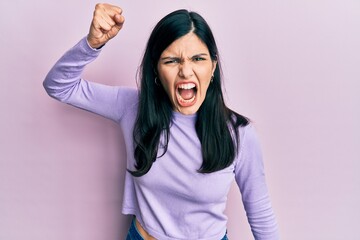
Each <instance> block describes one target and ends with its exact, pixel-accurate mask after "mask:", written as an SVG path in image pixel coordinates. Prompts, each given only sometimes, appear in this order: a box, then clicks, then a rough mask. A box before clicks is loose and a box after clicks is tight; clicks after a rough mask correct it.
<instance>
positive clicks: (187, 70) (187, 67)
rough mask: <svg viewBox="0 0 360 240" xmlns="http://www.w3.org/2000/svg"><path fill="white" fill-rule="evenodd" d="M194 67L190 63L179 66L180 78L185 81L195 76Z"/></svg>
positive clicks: (185, 62)
mask: <svg viewBox="0 0 360 240" xmlns="http://www.w3.org/2000/svg"><path fill="white" fill-rule="evenodd" d="M192 67H193V66H192V65H191V63H190V62H188V61H183V62H182V63H181V64H180V65H179V76H180V77H181V78H184V79H189V78H190V77H192V76H193V75H194V71H193V68H192Z"/></svg>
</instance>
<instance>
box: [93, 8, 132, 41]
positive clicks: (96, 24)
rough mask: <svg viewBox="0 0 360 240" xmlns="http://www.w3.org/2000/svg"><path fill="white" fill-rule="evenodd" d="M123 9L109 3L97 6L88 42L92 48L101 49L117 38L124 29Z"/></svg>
mask: <svg viewBox="0 0 360 240" xmlns="http://www.w3.org/2000/svg"><path fill="white" fill-rule="evenodd" d="M121 14H122V9H121V8H119V7H117V6H114V5H110V4H107V3H98V4H96V6H95V10H94V16H93V19H92V22H91V26H90V30H89V34H88V36H87V40H88V42H89V44H90V46H91V47H93V48H99V47H101V46H102V45H104V44H105V43H107V42H108V41H109V40H110V39H112V38H113V37H115V36H116V35H117V34H118V32H119V31H120V29H121V28H122V26H123V24H124V21H125V18H124V16H122V15H121Z"/></svg>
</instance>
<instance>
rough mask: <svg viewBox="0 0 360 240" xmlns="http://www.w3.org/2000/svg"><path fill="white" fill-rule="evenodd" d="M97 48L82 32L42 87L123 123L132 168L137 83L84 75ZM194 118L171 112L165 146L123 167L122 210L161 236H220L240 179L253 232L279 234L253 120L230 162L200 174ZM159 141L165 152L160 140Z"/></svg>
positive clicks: (269, 237) (213, 239)
mask: <svg viewBox="0 0 360 240" xmlns="http://www.w3.org/2000/svg"><path fill="white" fill-rule="evenodd" d="M100 52H101V51H100V50H95V49H92V48H91V47H90V46H89V45H88V43H87V41H86V38H83V39H82V40H81V41H80V42H79V43H78V44H76V45H75V46H74V47H73V48H71V49H70V50H69V51H68V52H66V53H65V54H64V55H63V56H62V57H61V58H60V60H59V61H58V62H57V63H56V64H55V65H54V67H53V68H52V69H51V71H50V72H49V73H48V75H47V76H46V79H45V81H44V87H45V89H46V91H47V93H48V94H49V95H50V96H51V97H53V98H56V99H58V100H59V101H61V102H65V103H67V104H71V105H73V106H76V107H78V108H82V109H85V110H87V111H91V112H94V113H96V114H99V115H101V116H104V117H106V118H109V119H111V120H113V121H115V122H116V123H118V125H119V126H120V127H121V129H122V132H123V134H124V139H125V144H126V153H127V167H128V169H132V170H133V169H134V163H135V160H134V157H133V153H134V143H133V138H132V133H133V127H134V122H135V118H136V113H137V110H138V91H137V90H136V89H131V88H125V87H113V86H106V85H102V84H98V83H93V82H88V81H86V80H84V79H82V78H81V74H82V71H83V69H84V67H85V66H86V65H87V64H88V63H90V62H91V61H93V60H95V59H96V57H97V56H98V55H99V53H100ZM195 120H196V115H190V116H189V115H182V114H180V113H177V112H174V113H173V125H172V126H171V129H170V140H169V144H168V149H167V152H166V154H165V155H163V156H162V157H160V158H158V159H157V161H156V162H155V163H154V164H153V166H152V168H151V169H150V171H149V172H148V173H147V174H145V175H144V176H142V177H133V176H132V175H131V174H129V173H128V172H127V173H126V179H125V183H124V184H125V188H124V189H125V190H124V199H123V207H122V212H123V213H124V214H132V215H135V216H136V218H137V219H138V221H139V222H140V224H141V225H142V226H143V228H144V229H145V230H146V231H147V232H148V233H149V234H150V235H152V236H154V237H155V238H157V239H160V240H175V239H182V240H219V239H221V238H222V237H223V236H224V234H225V232H226V223H227V217H226V215H225V214H224V210H225V206H226V201H227V194H228V192H229V189H230V185H231V183H232V182H233V181H234V179H235V180H236V183H237V185H238V187H239V189H240V191H241V195H242V201H243V204H244V208H245V210H246V213H247V217H248V221H249V223H250V226H251V230H252V232H253V235H254V237H255V239H259V240H260V239H262V240H275V239H279V237H278V231H277V224H276V220H275V217H274V213H273V210H272V207H271V204H270V199H269V196H268V190H267V187H266V183H265V176H264V166H263V162H262V156H261V151H260V147H259V143H258V140H257V138H256V134H255V131H254V128H253V127H252V125H248V126H246V127H241V128H240V129H239V133H240V134H239V137H240V143H241V146H240V148H239V152H238V154H237V157H236V159H235V160H234V162H233V164H231V166H229V167H227V168H225V169H223V170H221V171H217V172H214V173H210V174H202V173H198V172H197V170H198V169H199V168H200V166H201V164H202V154H201V143H200V141H199V139H198V137H197V134H196V131H195ZM159 149H160V151H159V154H161V153H162V151H161V150H162V149H161V147H159Z"/></svg>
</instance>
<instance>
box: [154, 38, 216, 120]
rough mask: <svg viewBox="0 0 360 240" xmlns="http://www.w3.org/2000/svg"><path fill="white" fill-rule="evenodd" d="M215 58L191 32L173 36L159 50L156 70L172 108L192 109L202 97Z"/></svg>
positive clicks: (185, 110)
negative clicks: (167, 43) (164, 47)
mask: <svg viewBox="0 0 360 240" xmlns="http://www.w3.org/2000/svg"><path fill="white" fill-rule="evenodd" d="M215 68H216V62H215V61H212V59H211V57H210V53H209V50H208V48H207V46H206V45H205V44H204V43H203V42H202V41H201V40H200V38H199V37H197V36H196V35H195V34H194V33H188V34H187V35H185V36H183V37H181V38H179V39H177V40H175V41H174V42H173V43H172V44H170V45H169V46H168V47H167V48H166V49H165V50H164V51H163V52H162V54H161V56H160V59H159V62H158V66H157V70H158V78H159V79H160V82H161V84H162V86H163V87H164V89H165V91H166V93H167V94H168V96H169V99H170V101H171V103H172V106H173V109H174V110H175V111H177V112H180V113H182V114H186V115H189V114H194V113H196V112H197V111H198V110H199V108H200V106H201V104H202V103H203V102H204V100H205V96H206V92H207V89H208V87H209V84H210V81H211V77H212V75H213V73H214V71H215Z"/></svg>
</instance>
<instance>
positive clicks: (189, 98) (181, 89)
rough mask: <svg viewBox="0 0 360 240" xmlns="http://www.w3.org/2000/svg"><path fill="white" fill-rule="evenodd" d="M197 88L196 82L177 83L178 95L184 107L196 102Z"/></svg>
mask: <svg viewBox="0 0 360 240" xmlns="http://www.w3.org/2000/svg"><path fill="white" fill-rule="evenodd" d="M196 92H197V88H196V85H195V83H182V84H179V85H177V88H176V97H177V100H178V102H179V104H180V105H181V106H183V107H186V106H191V105H193V104H194V102H195V98H196Z"/></svg>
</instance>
